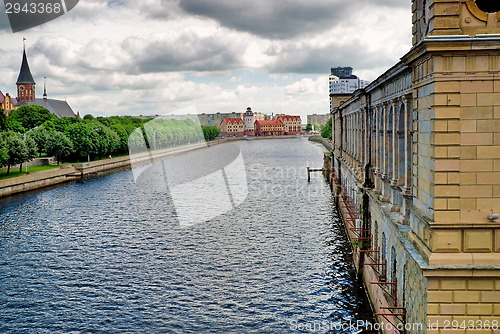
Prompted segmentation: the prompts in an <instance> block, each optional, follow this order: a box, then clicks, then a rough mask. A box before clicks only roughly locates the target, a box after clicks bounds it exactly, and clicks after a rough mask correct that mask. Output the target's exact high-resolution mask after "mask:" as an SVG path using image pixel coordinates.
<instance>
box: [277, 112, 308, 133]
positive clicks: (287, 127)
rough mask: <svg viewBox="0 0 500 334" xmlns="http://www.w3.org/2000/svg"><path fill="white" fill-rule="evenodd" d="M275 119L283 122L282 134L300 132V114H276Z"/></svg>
mask: <svg viewBox="0 0 500 334" xmlns="http://www.w3.org/2000/svg"><path fill="white" fill-rule="evenodd" d="M276 120H278V121H281V122H282V123H283V134H284V135H298V134H301V133H302V120H301V118H300V116H289V115H278V116H277V117H276Z"/></svg>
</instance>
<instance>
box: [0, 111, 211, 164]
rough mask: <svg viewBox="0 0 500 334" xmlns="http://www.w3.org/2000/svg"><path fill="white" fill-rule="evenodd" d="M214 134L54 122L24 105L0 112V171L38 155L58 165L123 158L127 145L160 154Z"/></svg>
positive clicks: (155, 125) (115, 119) (92, 121)
mask: <svg viewBox="0 0 500 334" xmlns="http://www.w3.org/2000/svg"><path fill="white" fill-rule="evenodd" d="M136 129H138V130H137V131H136ZM219 133H220V131H219V129H218V128H216V127H200V126H199V125H197V124H196V123H195V122H194V121H193V120H190V119H186V120H169V119H161V118H155V119H152V118H138V117H130V116H111V117H97V118H95V117H93V116H92V115H85V116H84V117H83V119H80V118H68V117H63V118H57V117H56V116H54V115H52V114H51V113H50V112H49V111H48V110H47V109H45V108H43V107H40V106H27V105H26V106H22V107H20V108H18V109H16V110H13V111H12V113H11V114H10V115H9V116H8V117H6V116H5V115H4V113H3V112H2V111H1V110H0V167H5V166H7V167H8V168H7V170H8V172H9V171H10V167H11V166H13V165H17V164H19V165H21V166H20V167H21V169H22V164H23V163H25V162H27V161H31V160H32V159H34V158H35V157H36V156H37V155H38V156H42V155H46V156H49V157H52V156H54V157H56V159H57V161H58V162H63V161H86V160H91V159H96V158H102V157H107V156H109V155H117V154H118V155H121V154H127V153H128V152H129V146H130V145H143V146H146V147H145V148H148V149H161V148H167V147H171V146H178V145H183V144H187V143H194V142H199V141H202V140H213V139H215V138H216V137H217V136H218V135H219ZM134 136H135V137H136V138H134Z"/></svg>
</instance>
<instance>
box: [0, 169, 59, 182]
mask: <svg viewBox="0 0 500 334" xmlns="http://www.w3.org/2000/svg"><path fill="white" fill-rule="evenodd" d="M54 168H59V166H36V167H29V166H28V173H35V172H39V171H42V170H49V169H54ZM24 174H26V167H24V166H23V171H22V172H19V168H11V169H10V174H9V175H7V171H6V170H1V171H0V180H5V179H10V178H13V177H18V176H21V175H24Z"/></svg>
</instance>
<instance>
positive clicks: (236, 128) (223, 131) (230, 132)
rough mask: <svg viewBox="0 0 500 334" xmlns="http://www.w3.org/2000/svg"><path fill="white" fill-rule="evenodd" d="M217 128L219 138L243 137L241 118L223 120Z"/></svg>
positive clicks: (243, 129)
mask: <svg viewBox="0 0 500 334" xmlns="http://www.w3.org/2000/svg"><path fill="white" fill-rule="evenodd" d="M219 126H220V136H221V137H243V136H244V135H245V121H243V119H241V118H224V119H223V120H222V121H221V122H220V124H219Z"/></svg>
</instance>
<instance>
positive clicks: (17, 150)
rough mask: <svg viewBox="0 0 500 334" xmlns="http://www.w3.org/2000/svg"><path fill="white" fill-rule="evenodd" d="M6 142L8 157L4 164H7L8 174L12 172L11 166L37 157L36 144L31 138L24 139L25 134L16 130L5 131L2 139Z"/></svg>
mask: <svg viewBox="0 0 500 334" xmlns="http://www.w3.org/2000/svg"><path fill="white" fill-rule="evenodd" d="M0 141H2V142H3V143H4V145H5V146H4V147H5V150H6V155H7V159H6V161H5V162H4V165H7V175H8V174H9V173H10V167H12V166H14V165H17V164H20V165H21V166H20V167H21V171H22V164H23V162H26V161H31V160H33V159H34V158H35V157H36V144H35V141H34V140H33V139H31V138H26V141H25V140H23V135H21V134H20V133H17V132H14V131H4V132H2V133H1V139H0Z"/></svg>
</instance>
